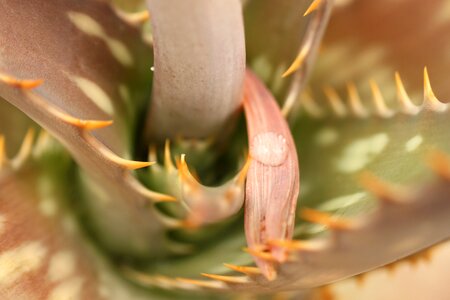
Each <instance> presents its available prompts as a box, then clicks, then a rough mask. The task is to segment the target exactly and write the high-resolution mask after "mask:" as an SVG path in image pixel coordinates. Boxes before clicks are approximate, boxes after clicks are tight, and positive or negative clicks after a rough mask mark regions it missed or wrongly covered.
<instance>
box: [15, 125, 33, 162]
mask: <svg viewBox="0 0 450 300" xmlns="http://www.w3.org/2000/svg"><path fill="white" fill-rule="evenodd" d="M33 140H34V128H29V129H28V130H27V133H26V134H25V137H24V139H23V141H22V145H21V146H20V149H19V153H18V154H17V155H16V156H15V157H14V159H13V162H12V163H13V165H15V166H19V165H20V164H21V163H22V162H23V161H24V160H25V159H26V158H27V157H28V155H29V154H30V152H31V149H32V148H33Z"/></svg>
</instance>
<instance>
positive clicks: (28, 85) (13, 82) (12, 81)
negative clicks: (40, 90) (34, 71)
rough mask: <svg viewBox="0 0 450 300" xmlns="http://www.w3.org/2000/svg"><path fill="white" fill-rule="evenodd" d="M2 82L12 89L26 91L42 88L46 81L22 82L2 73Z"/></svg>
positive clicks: (27, 80) (0, 77)
mask: <svg viewBox="0 0 450 300" xmlns="http://www.w3.org/2000/svg"><path fill="white" fill-rule="evenodd" d="M0 81H2V82H4V83H6V84H7V85H10V86H12V87H17V88H20V89H25V90H29V89H34V88H36V87H38V86H40V85H41V84H42V83H43V82H44V80H42V79H36V80H29V79H25V80H20V79H17V78H14V77H12V76H8V75H5V74H1V73H0Z"/></svg>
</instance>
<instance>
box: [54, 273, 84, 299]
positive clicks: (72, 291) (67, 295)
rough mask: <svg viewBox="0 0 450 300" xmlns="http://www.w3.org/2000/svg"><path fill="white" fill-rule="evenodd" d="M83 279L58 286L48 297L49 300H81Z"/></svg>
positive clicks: (64, 282)
mask: <svg viewBox="0 0 450 300" xmlns="http://www.w3.org/2000/svg"><path fill="white" fill-rule="evenodd" d="M82 285H83V279H81V278H79V277H76V278H73V279H70V280H66V281H63V282H62V283H60V284H58V285H57V286H56V287H55V288H54V289H53V290H52V292H51V293H50V295H49V296H48V300H78V299H81V293H80V292H81V287H82Z"/></svg>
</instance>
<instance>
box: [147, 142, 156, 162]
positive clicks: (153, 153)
mask: <svg viewBox="0 0 450 300" xmlns="http://www.w3.org/2000/svg"><path fill="white" fill-rule="evenodd" d="M157 153H158V151H157V149H156V145H154V144H152V145H150V146H149V149H148V160H149V161H157V160H158V154H157Z"/></svg>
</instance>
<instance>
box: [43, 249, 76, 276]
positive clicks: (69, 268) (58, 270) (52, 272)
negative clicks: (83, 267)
mask: <svg viewBox="0 0 450 300" xmlns="http://www.w3.org/2000/svg"><path fill="white" fill-rule="evenodd" d="M74 270H75V258H74V256H73V254H72V253H71V252H70V251H60V252H58V253H56V254H54V255H53V256H52V258H51V260H50V265H49V268H48V278H49V280H50V281H59V280H62V279H65V278H67V277H69V276H70V275H72V273H73V272H74Z"/></svg>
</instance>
